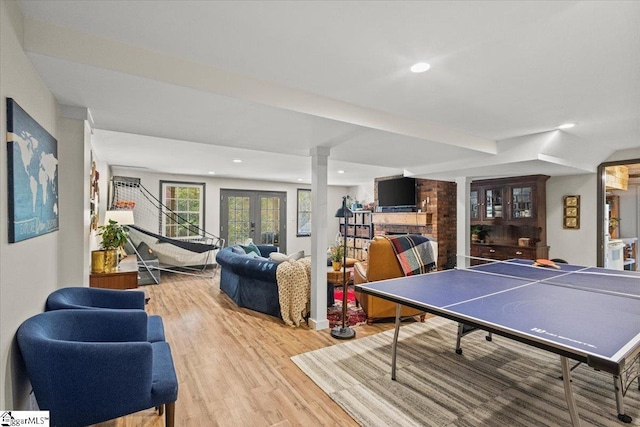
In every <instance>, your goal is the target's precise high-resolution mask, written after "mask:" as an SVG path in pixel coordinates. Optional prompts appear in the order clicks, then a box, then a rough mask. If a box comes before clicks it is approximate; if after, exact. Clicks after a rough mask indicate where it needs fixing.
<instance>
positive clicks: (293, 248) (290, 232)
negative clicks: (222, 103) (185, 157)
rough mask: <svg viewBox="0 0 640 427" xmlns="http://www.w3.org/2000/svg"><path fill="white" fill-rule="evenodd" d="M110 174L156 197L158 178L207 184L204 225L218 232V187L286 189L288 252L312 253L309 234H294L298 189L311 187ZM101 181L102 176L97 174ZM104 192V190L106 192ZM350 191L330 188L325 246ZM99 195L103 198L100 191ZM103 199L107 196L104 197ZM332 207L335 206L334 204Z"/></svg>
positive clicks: (135, 173) (123, 170)
mask: <svg viewBox="0 0 640 427" xmlns="http://www.w3.org/2000/svg"><path fill="white" fill-rule="evenodd" d="M111 175H112V176H128V177H133V178H140V180H141V183H142V185H143V186H144V187H145V188H146V189H147V190H148V191H150V192H151V193H152V194H154V195H156V196H158V195H159V188H160V181H161V180H175V181H185V182H204V183H205V184H206V194H205V199H206V217H205V228H206V230H207V231H208V232H209V233H212V234H215V235H220V190H221V189H233V190H262V191H285V192H286V193H287V196H286V197H287V242H286V243H287V252H288V253H294V252H298V251H301V250H303V251H304V252H305V253H306V254H309V253H311V237H297V236H296V227H297V224H296V218H297V212H296V209H297V189H298V188H304V189H310V188H311V186H309V185H303V184H289V183H282V182H269V181H253V180H239V179H227V178H216V177H203V176H191V175H170V174H160V173H151V172H144V171H140V170H137V169H128V168H122V167H113V168H112V169H111ZM100 180H101V181H102V176H101V177H100ZM105 194H106V193H105ZM346 194H349V193H348V189H347V187H333V186H332V187H329V188H328V200H329V213H328V215H329V217H330V218H329V219H328V228H327V240H328V241H327V247H328V246H329V245H331V244H333V240H334V238H335V235H336V234H337V233H338V219H337V218H334V216H333V215H334V214H335V211H336V210H337V209H338V208H339V207H340V206H341V203H342V196H343V195H346ZM101 197H105V196H104V194H101ZM105 198H106V197H105ZM334 206H335V209H333V207H334Z"/></svg>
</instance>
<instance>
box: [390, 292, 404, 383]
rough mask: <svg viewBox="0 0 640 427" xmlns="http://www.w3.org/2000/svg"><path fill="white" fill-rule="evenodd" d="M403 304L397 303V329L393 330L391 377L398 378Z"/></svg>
mask: <svg viewBox="0 0 640 427" xmlns="http://www.w3.org/2000/svg"><path fill="white" fill-rule="evenodd" d="M401 312H402V306H401V305H400V304H396V329H395V331H394V332H393V344H392V345H391V379H392V380H394V381H395V380H396V350H397V349H398V335H400V313H401Z"/></svg>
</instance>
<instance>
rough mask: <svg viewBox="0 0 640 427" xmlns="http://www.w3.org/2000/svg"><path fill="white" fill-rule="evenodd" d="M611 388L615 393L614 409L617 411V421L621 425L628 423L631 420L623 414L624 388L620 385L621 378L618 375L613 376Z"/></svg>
mask: <svg viewBox="0 0 640 427" xmlns="http://www.w3.org/2000/svg"><path fill="white" fill-rule="evenodd" d="M629 385H631V384H629ZM613 387H614V389H615V391H616V409H617V410H618V419H619V420H620V421H622V422H623V423H630V422H631V421H632V418H631V417H630V416H629V415H626V414H625V413H624V388H623V385H622V377H621V376H620V375H614V376H613Z"/></svg>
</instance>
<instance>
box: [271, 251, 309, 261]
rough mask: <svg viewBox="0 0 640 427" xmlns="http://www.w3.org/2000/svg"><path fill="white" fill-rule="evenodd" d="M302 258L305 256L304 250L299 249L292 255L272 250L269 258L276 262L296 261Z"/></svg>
mask: <svg viewBox="0 0 640 427" xmlns="http://www.w3.org/2000/svg"><path fill="white" fill-rule="evenodd" d="M300 258H304V251H298V252H296V253H294V254H291V255H286V254H282V253H280V252H271V253H270V254H269V259H270V260H271V261H274V262H283V261H296V260H299V259H300Z"/></svg>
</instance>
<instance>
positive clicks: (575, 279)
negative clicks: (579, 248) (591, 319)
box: [466, 257, 640, 299]
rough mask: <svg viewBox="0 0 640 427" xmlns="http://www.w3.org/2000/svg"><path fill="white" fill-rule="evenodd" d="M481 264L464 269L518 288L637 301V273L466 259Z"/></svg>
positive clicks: (639, 277)
mask: <svg viewBox="0 0 640 427" xmlns="http://www.w3.org/2000/svg"><path fill="white" fill-rule="evenodd" d="M469 258H471V259H473V260H476V262H477V261H478V260H481V261H482V262H484V263H481V264H478V265H474V266H472V267H469V268H468V269H466V270H467V271H468V272H469V273H473V274H488V275H494V276H496V279H497V280H498V279H501V280H505V281H511V282H512V283H519V282H521V284H522V286H526V285H528V284H534V283H540V284H543V285H549V286H561V287H566V288H573V289H578V290H582V291H588V292H595V293H601V294H608V295H615V296H619V297H624V298H633V299H640V273H637V272H632V271H626V270H609V269H604V268H598V267H582V266H577V265H571V264H557V266H558V267H559V268H548V267H541V266H534V263H533V261H531V260H520V259H512V260H506V261H498V260H492V259H486V258H477V257H469Z"/></svg>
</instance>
